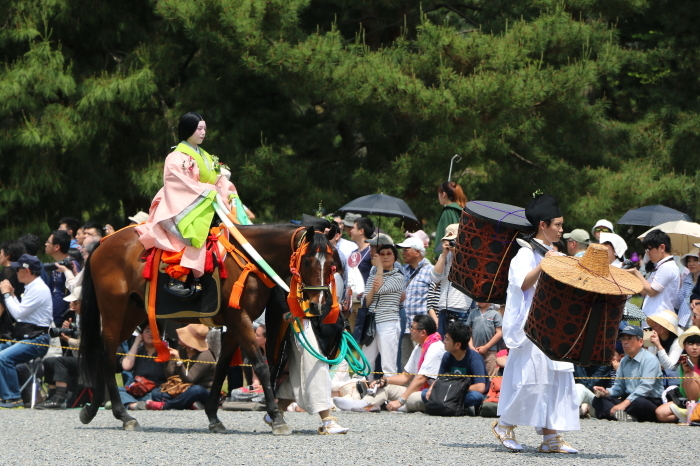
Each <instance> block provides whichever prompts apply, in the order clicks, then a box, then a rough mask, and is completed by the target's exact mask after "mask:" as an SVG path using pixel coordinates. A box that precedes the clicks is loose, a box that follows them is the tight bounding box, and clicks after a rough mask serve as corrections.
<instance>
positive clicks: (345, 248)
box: [337, 238, 357, 258]
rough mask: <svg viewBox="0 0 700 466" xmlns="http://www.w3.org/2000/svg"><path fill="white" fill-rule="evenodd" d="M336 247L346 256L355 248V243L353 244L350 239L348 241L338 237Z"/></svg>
mask: <svg viewBox="0 0 700 466" xmlns="http://www.w3.org/2000/svg"><path fill="white" fill-rule="evenodd" d="M337 248H338V249H339V250H340V252H342V253H343V255H344V256H345V257H346V258H347V257H350V254H352V253H353V252H354V251H355V250H356V249H357V244H355V243H354V242H352V241H348V240H346V239H345V238H340V239H339V240H338V244H337Z"/></svg>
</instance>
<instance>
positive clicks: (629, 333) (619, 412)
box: [593, 325, 663, 422]
mask: <svg viewBox="0 0 700 466" xmlns="http://www.w3.org/2000/svg"><path fill="white" fill-rule="evenodd" d="M620 341H621V342H622V349H623V350H624V351H625V357H624V358H622V361H620V368H619V369H618V371H617V375H616V377H615V383H614V384H613V386H612V388H611V389H610V390H608V389H606V388H603V387H600V386H595V387H593V390H594V392H595V394H596V398H595V399H594V400H593V409H595V412H596V416H597V417H598V419H608V420H611V421H612V420H618V421H640V422H645V421H646V422H654V421H656V408H658V407H659V406H660V405H661V392H662V391H663V383H662V381H661V378H660V377H661V367H660V366H659V360H658V359H656V357H654V356H653V355H652V354H651V353H649V351H646V350H645V349H644V348H643V346H644V332H642V329H641V328H639V327H637V326H636V325H627V326H625V328H623V329H622V330H621V331H620ZM627 377H633V378H630V379H628V378H627ZM634 377H639V378H634Z"/></svg>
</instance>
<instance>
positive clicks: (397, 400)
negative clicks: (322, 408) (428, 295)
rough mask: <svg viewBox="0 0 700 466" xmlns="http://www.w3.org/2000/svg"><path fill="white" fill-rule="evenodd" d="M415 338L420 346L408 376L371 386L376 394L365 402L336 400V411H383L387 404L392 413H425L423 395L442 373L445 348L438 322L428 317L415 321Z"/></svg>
mask: <svg viewBox="0 0 700 466" xmlns="http://www.w3.org/2000/svg"><path fill="white" fill-rule="evenodd" d="M411 337H412V338H413V341H415V342H416V343H418V345H417V346H416V347H415V348H413V353H411V357H410V358H409V359H408V363H407V364H406V367H404V371H405V372H403V373H402V374H397V375H393V376H391V377H382V378H381V379H379V380H375V381H374V382H372V383H371V384H370V388H372V389H374V390H376V392H375V394H374V395H367V396H365V397H364V398H363V399H362V400H359V401H356V400H350V399H348V398H333V403H334V404H335V405H336V407H338V408H339V409H342V410H344V411H379V409H380V406H381V405H382V404H384V403H385V402H386V401H390V402H389V403H388V404H387V409H388V410H389V411H397V410H398V409H399V408H401V409H402V411H403V410H405V411H407V412H412V411H419V410H424V409H425V404H424V403H423V400H422V398H421V395H422V393H421V391H422V390H423V389H424V388H429V386H430V385H432V383H433V382H434V379H435V376H436V375H437V374H438V373H439V371H440V364H441V362H442V356H443V355H444V354H445V345H444V343H443V342H442V338H440V334H439V333H437V327H436V325H435V321H433V319H431V318H430V317H429V316H427V315H420V316H415V317H414V318H413V324H412V325H411ZM413 374H415V375H413ZM403 406H405V408H402V407H403Z"/></svg>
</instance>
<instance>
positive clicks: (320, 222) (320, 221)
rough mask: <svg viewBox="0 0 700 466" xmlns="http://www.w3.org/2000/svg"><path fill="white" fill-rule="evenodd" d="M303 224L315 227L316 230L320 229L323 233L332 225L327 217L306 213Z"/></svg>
mask: <svg viewBox="0 0 700 466" xmlns="http://www.w3.org/2000/svg"><path fill="white" fill-rule="evenodd" d="M301 224H302V226H305V227H314V230H316V231H320V232H321V233H323V232H324V231H325V229H326V228H330V227H331V222H329V221H328V220H327V219H325V218H322V217H316V216H313V215H306V214H304V215H303V216H302V219H301Z"/></svg>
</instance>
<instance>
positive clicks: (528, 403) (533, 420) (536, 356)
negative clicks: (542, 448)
mask: <svg viewBox="0 0 700 466" xmlns="http://www.w3.org/2000/svg"><path fill="white" fill-rule="evenodd" d="M553 364H556V363H553V362H552V361H551V360H550V359H549V358H548V357H547V356H546V355H545V354H544V353H543V352H542V351H541V350H540V349H539V348H537V347H536V346H535V345H534V343H532V342H531V341H530V340H526V341H525V342H524V343H523V344H522V346H520V347H519V348H513V349H511V350H510V353H509V354H508V362H507V363H506V368H505V371H504V373H503V382H502V385H501V393H500V396H499V401H498V415H499V416H500V417H501V421H503V422H504V423H507V424H511V425H521V426H533V427H535V428H536V429H538V432H539V433H541V429H552V430H556V431H572V430H579V429H580V423H579V412H578V402H577V400H578V398H577V395H576V388H575V386H574V374H573V372H571V371H558V370H553V369H552V365H553Z"/></svg>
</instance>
